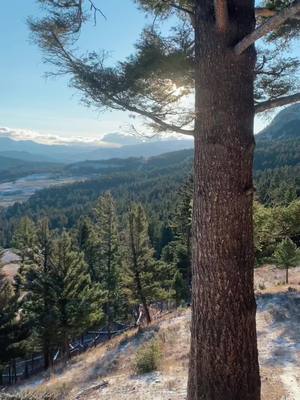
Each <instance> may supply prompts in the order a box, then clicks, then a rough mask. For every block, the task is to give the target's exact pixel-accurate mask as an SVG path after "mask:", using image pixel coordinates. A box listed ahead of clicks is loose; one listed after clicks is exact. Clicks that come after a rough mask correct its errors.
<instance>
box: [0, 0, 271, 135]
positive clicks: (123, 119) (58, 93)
mask: <svg viewBox="0 0 300 400" xmlns="http://www.w3.org/2000/svg"><path fill="white" fill-rule="evenodd" d="M97 4H99V6H100V8H101V9H102V10H103V12H104V14H105V15H106V17H107V20H104V19H103V18H101V17H99V18H98V23H97V26H96V27H95V26H94V25H93V23H92V22H91V23H90V24H89V25H88V26H87V27H86V28H85V29H84V34H83V37H82V40H81V41H82V42H84V44H85V45H86V46H87V48H89V49H93V50H100V51H101V50H102V49H106V50H109V51H110V55H111V60H112V62H113V61H117V60H120V59H124V58H125V57H126V56H127V55H129V54H130V53H131V52H132V51H133V44H134V43H135V41H136V40H137V39H138V37H139V34H140V32H141V31H142V29H143V27H144V26H145V24H146V23H149V22H150V20H149V19H148V20H147V19H146V18H145V15H144V14H143V13H142V12H141V11H139V10H138V9H137V7H136V5H135V4H134V2H133V0H98V3H97ZM38 12H39V8H38V5H37V3H36V1H35V0H9V1H4V2H3V4H2V5H1V16H0V48H1V61H0V93H1V96H0V127H9V128H17V129H28V130H33V131H37V132H40V133H42V134H54V135H59V136H64V137H71V136H80V137H83V138H88V137H95V138H96V137H98V138H99V137H101V136H102V135H103V134H105V133H107V132H114V131H122V130H126V126H127V124H128V122H129V119H128V116H127V114H126V113H122V112H105V113H99V112H96V111H95V110H92V109H88V108H86V107H84V106H83V105H81V104H80V103H79V101H80V96H79V95H78V94H77V93H76V92H75V91H74V89H72V88H69V87H68V82H67V79H66V78H62V77H60V78H55V79H53V78H48V79H46V78H45V77H44V73H45V72H46V71H47V70H49V66H47V65H45V64H43V63H42V54H41V51H40V50H39V48H38V47H37V46H36V45H35V44H33V43H31V41H30V34H29V30H28V27H27V24H26V19H27V18H28V16H30V15H31V16H35V15H38ZM264 124H265V121H258V123H257V126H256V129H259V128H261V127H262V126H263V125H264Z"/></svg>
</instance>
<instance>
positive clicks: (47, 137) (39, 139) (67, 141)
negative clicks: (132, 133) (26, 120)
mask: <svg viewBox="0 0 300 400" xmlns="http://www.w3.org/2000/svg"><path fill="white" fill-rule="evenodd" d="M0 137H8V138H10V139H13V140H16V141H22V140H32V141H34V142H36V143H41V144H47V145H64V146H70V145H73V146H74V145H80V146H84V145H85V146H99V147H118V145H117V144H113V143H108V142H104V141H102V140H101V139H96V138H87V137H82V136H69V137H62V136H58V135H53V134H46V133H45V134H44V133H39V132H36V131H33V130H30V129H18V128H7V127H2V128H1V127H0Z"/></svg>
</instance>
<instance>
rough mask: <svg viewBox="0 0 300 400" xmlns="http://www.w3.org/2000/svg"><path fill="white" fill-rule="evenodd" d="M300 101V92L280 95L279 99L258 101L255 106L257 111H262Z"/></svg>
mask: <svg viewBox="0 0 300 400" xmlns="http://www.w3.org/2000/svg"><path fill="white" fill-rule="evenodd" d="M298 102H300V92H299V93H295V94H291V95H290V96H283V97H278V98H277V99H271V100H267V101H263V102H261V103H257V104H256V106H255V113H256V114H258V113H261V112H264V111H267V110H270V109H272V108H275V107H282V106H286V105H288V104H292V103H298Z"/></svg>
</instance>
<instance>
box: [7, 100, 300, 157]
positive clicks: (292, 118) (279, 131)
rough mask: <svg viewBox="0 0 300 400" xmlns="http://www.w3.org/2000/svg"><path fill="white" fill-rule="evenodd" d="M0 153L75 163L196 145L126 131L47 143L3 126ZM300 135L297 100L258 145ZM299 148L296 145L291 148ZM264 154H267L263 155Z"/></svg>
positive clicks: (185, 140) (260, 137) (261, 135)
mask: <svg viewBox="0 0 300 400" xmlns="http://www.w3.org/2000/svg"><path fill="white" fill-rule="evenodd" d="M0 131H1V132H0V133H1V134H0V156H2V157H6V158H11V159H18V160H23V161H27V162H43V163H45V162H49V163H50V162H53V163H64V164H71V163H72V164H73V163H75V162H80V161H85V160H95V161H97V160H108V159H111V158H120V159H125V158H130V157H143V158H149V157H154V156H158V155H160V154H164V153H167V152H174V151H179V150H183V149H192V148H193V140H191V139H189V138H182V137H181V138H178V139H177V138H175V137H169V138H162V139H161V138H152V139H149V138H142V137H138V136H129V135H124V134H122V133H118V132H115V133H109V134H106V135H105V136H104V137H103V138H102V139H101V140H99V141H97V142H96V141H95V142H79V141H74V142H70V143H68V144H51V145H50V144H45V143H37V142H36V141H34V140H16V139H15V138H14V137H10V135H9V130H7V129H5V128H2V129H0ZM297 139H300V104H294V105H292V106H290V107H287V108H285V109H283V110H282V111H280V112H279V113H278V114H277V115H276V116H275V118H274V119H273V121H272V122H271V123H270V124H269V125H268V126H267V127H266V128H265V129H263V130H262V131H261V132H260V133H259V134H258V135H256V142H257V149H258V150H259V151H262V152H263V150H264V146H263V145H260V143H261V142H265V141H274V142H276V143H277V141H289V140H296V141H298V140H297ZM290 151H292V152H295V148H294V149H293V148H290ZM262 157H263V158H264V155H262Z"/></svg>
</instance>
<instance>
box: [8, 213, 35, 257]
mask: <svg viewBox="0 0 300 400" xmlns="http://www.w3.org/2000/svg"><path fill="white" fill-rule="evenodd" d="M36 242H37V237H36V228H35V225H34V223H33V221H32V220H31V219H30V218H28V217H23V218H21V220H20V223H19V225H18V227H17V229H16V230H15V232H14V235H13V238H12V245H13V247H15V248H16V249H17V250H18V252H19V255H20V257H21V261H22V262H24V261H25V258H26V257H27V256H29V254H30V252H32V250H33V248H34V246H35V245H36Z"/></svg>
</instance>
